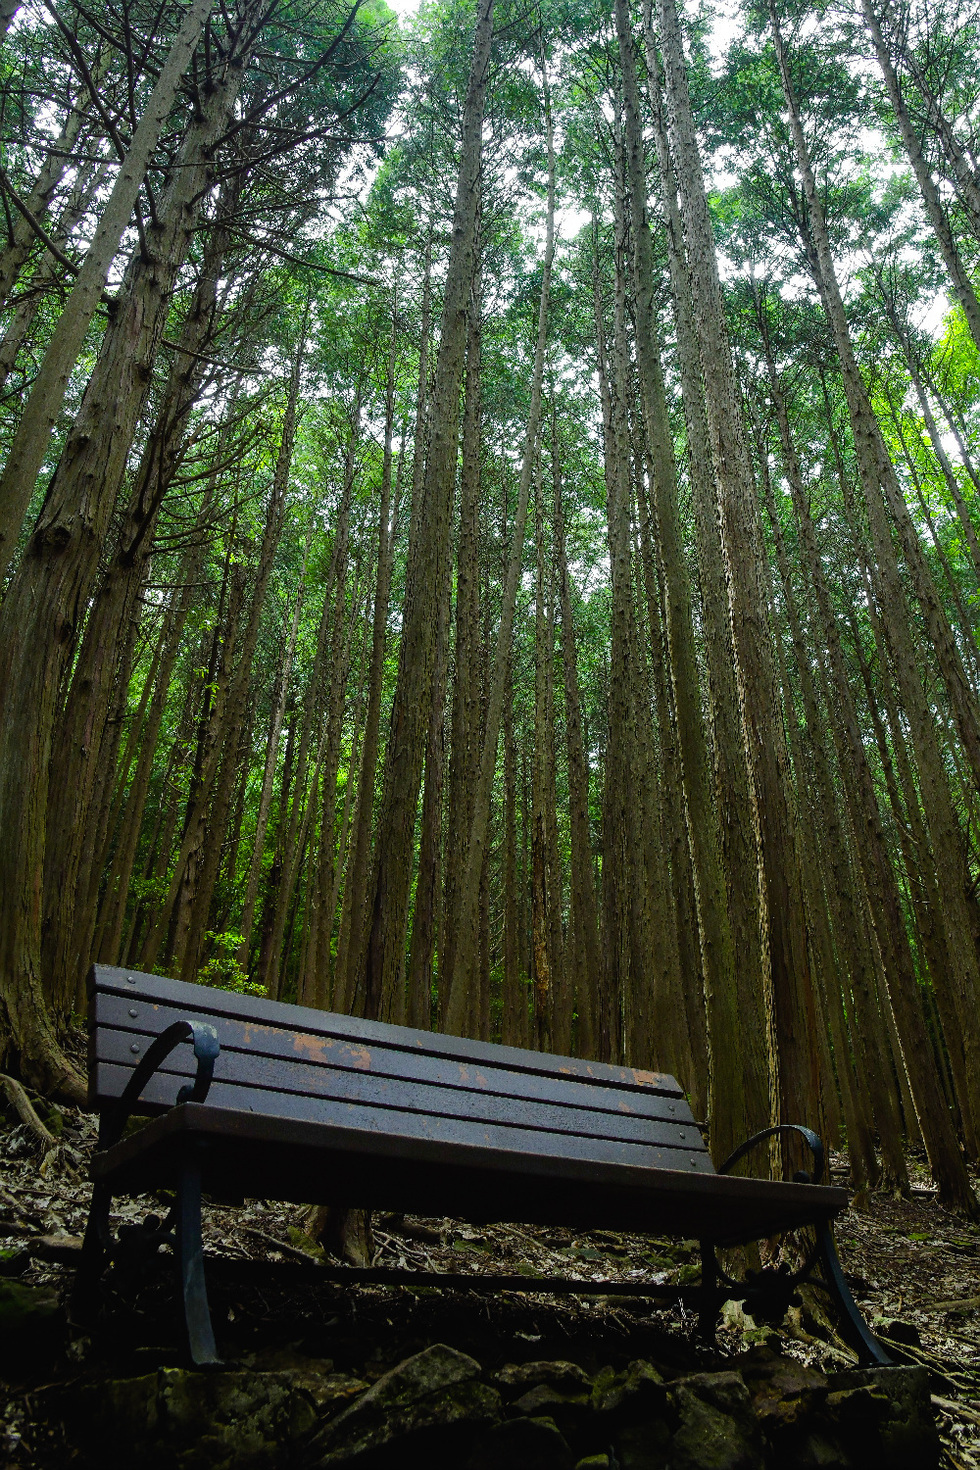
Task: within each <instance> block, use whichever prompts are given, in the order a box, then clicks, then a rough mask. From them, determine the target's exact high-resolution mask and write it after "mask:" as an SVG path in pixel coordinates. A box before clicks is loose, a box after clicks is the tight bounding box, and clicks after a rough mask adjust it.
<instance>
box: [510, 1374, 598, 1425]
mask: <svg viewBox="0 0 980 1470" xmlns="http://www.w3.org/2000/svg"><path fill="white" fill-rule="evenodd" d="M590 1407H591V1403H590V1395H589V1393H588V1391H587V1389H579V1391H578V1392H577V1393H575V1392H568V1391H566V1390H565V1389H562V1388H555V1387H554V1386H553V1385H552V1384H550V1383H539V1384H538V1385H537V1387H536V1388H531V1389H528V1391H527V1393H524V1394H521V1397H520V1398H519V1399H517V1400H516V1401H515V1402H514V1404H513V1405H512V1411H513V1412H516V1413H518V1414H520V1415H522V1416H523V1417H524V1418H526V1419H534V1418H536V1417H538V1416H540V1415H542V1414H543V1415H545V1416H546V1417H549V1418H552V1419H554V1421H555V1423H556V1424H558V1425H559V1427H560V1428H562V1429H564V1430H569V1429H575V1428H576V1427H577V1426H578V1425H580V1424H581V1423H583V1421H584V1420H585V1419H586V1418H587V1417H588V1414H589V1411H590Z"/></svg>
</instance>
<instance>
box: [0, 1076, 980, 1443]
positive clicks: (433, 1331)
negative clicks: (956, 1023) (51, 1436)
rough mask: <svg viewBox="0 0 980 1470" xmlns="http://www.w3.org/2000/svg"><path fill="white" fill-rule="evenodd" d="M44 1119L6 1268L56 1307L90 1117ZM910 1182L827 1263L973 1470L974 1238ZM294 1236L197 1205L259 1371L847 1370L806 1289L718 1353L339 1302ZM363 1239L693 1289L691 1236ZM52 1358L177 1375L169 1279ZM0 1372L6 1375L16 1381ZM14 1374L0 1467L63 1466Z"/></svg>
mask: <svg viewBox="0 0 980 1470" xmlns="http://www.w3.org/2000/svg"><path fill="white" fill-rule="evenodd" d="M38 1108H39V1111H42V1104H41V1103H40V1102H39V1103H38ZM47 1117H48V1121H49V1124H51V1125H52V1126H54V1127H57V1128H58V1129H59V1132H58V1137H59V1143H60V1147H59V1150H58V1152H57V1154H56V1155H52V1154H50V1153H49V1155H48V1156H47V1157H46V1158H45V1157H42V1155H41V1154H40V1152H39V1150H38V1147H37V1144H36V1142H35V1140H34V1139H33V1138H32V1137H31V1135H30V1133H29V1132H28V1130H27V1129H26V1127H25V1126H24V1125H23V1124H22V1123H19V1122H18V1121H17V1120H16V1118H15V1117H14V1116H13V1115H12V1114H10V1115H8V1117H7V1118H6V1120H4V1119H3V1116H2V1114H0V1129H2V1131H0V1273H2V1275H3V1276H5V1277H7V1278H14V1279H17V1280H20V1281H23V1282H25V1283H27V1284H33V1285H40V1286H49V1287H51V1288H54V1289H56V1290H58V1291H59V1292H60V1293H61V1294H62V1296H63V1298H64V1299H67V1291H68V1287H69V1285H70V1282H71V1280H72V1275H73V1267H74V1263H75V1261H76V1259H77V1252H78V1249H79V1247H80V1243H81V1241H80V1237H81V1235H82V1233H83V1231H84V1226H85V1219H86V1214H87V1207H88V1198H89V1186H88V1183H87V1158H88V1155H89V1154H90V1152H91V1150H92V1148H93V1146H94V1142H95V1120H94V1118H93V1117H92V1116H91V1115H88V1114H84V1113H80V1112H76V1111H72V1110H67V1109H63V1110H60V1112H59V1113H58V1114H54V1113H51V1112H49V1113H48V1114H47ZM831 1172H832V1177H833V1180H834V1182H835V1183H838V1182H839V1183H843V1184H846V1182H847V1169H846V1161H845V1160H844V1159H843V1158H839V1157H832V1160H831ZM910 1173H911V1177H912V1185H913V1187H912V1193H911V1197H910V1198H909V1199H894V1198H891V1197H889V1196H885V1195H874V1196H872V1197H871V1200H870V1203H869V1206H868V1208H867V1209H866V1210H864V1211H861V1212H858V1211H857V1210H854V1209H850V1210H849V1211H848V1212H847V1213H846V1214H845V1215H843V1216H842V1217H841V1218H840V1220H839V1222H838V1228H837V1238H838V1246H839V1250H840V1256H841V1260H842V1263H843V1266H844V1270H845V1273H846V1275H847V1277H848V1279H849V1281H850V1283H851V1288H852V1290H853V1292H854V1294H855V1296H856V1298H857V1300H858V1302H859V1304H860V1305H861V1307H862V1310H863V1311H864V1312H865V1314H866V1316H867V1317H868V1319H869V1320H870V1321H871V1322H872V1323H874V1324H875V1325H876V1330H878V1331H879V1332H880V1333H881V1334H882V1335H884V1336H887V1338H888V1347H889V1351H890V1352H891V1353H892V1355H893V1357H894V1358H895V1359H896V1360H898V1361H901V1362H909V1363H921V1364H923V1365H925V1366H926V1367H927V1368H928V1369H929V1371H930V1374H931V1381H932V1390H933V1401H934V1404H935V1407H936V1410H937V1414H938V1416H939V1423H940V1428H941V1433H942V1437H943V1445H944V1453H945V1457H946V1465H947V1467H949V1470H980V1226H977V1225H975V1224H971V1223H969V1222H967V1221H965V1220H964V1219H962V1218H960V1217H958V1216H956V1215H954V1214H952V1213H950V1212H949V1211H947V1210H945V1209H943V1208H941V1207H940V1206H939V1205H938V1204H937V1202H936V1198H935V1191H934V1190H933V1188H932V1186H931V1182H930V1179H929V1176H928V1172H927V1170H926V1169H925V1167H924V1164H923V1163H922V1162H921V1161H919V1160H916V1159H913V1160H911V1168H910ZM165 1204H166V1200H164V1199H162V1198H161V1199H157V1200H152V1199H149V1200H147V1199H141V1200H130V1201H117V1208H116V1210H115V1216H114V1222H113V1223H114V1225H115V1226H118V1225H122V1224H126V1223H136V1222H138V1221H140V1220H142V1219H143V1218H144V1216H145V1215H146V1214H147V1213H148V1212H150V1211H153V1212H156V1213H157V1214H160V1213H163V1212H164V1211H163V1207H164V1206H165ZM307 1225H308V1220H307V1217H306V1216H305V1215H304V1213H303V1211H302V1210H300V1209H298V1208H297V1207H296V1206H283V1205H279V1204H275V1203H271V1202H268V1203H267V1202H265V1201H247V1202H246V1204H245V1205H244V1206H242V1207H240V1208H229V1207H223V1206H221V1205H218V1204H213V1205H211V1206H210V1207H209V1208H208V1210H207V1212H206V1226H205V1249H206V1251H207V1253H208V1254H209V1255H211V1256H214V1257H216V1258H220V1259H216V1260H215V1261H214V1262H213V1265H212V1268H211V1269H210V1283H211V1284H210V1290H211V1297H212V1304H213V1309H214V1317H215V1323H216V1330H217V1332H218V1336H219V1340H220V1341H221V1343H222V1349H223V1351H224V1352H225V1353H226V1354H227V1355H228V1356H229V1357H234V1358H235V1359H236V1360H239V1361H243V1362H252V1363H254V1364H255V1365H256V1366H270V1367H271V1366H276V1365H277V1364H283V1363H285V1362H286V1361H287V1360H288V1359H289V1356H290V1355H291V1354H295V1353H300V1354H301V1355H305V1356H306V1357H312V1358H316V1359H318V1360H320V1361H322V1360H325V1359H327V1358H329V1360H330V1362H331V1363H333V1364H334V1365H335V1366H336V1368H337V1369H338V1370H342V1371H344V1372H347V1373H356V1374H358V1375H359V1376H360V1377H361V1378H363V1379H365V1380H368V1381H370V1380H371V1379H373V1378H376V1377H378V1376H379V1375H380V1374H381V1373H383V1372H385V1371H386V1370H387V1368H389V1367H390V1366H392V1365H393V1364H394V1363H395V1362H398V1361H400V1360H401V1359H402V1358H403V1357H405V1356H407V1355H408V1354H410V1353H412V1352H415V1351H418V1349H419V1347H420V1346H425V1345H427V1344H428V1343H430V1342H433V1341H445V1342H449V1343H452V1344H454V1345H455V1346H457V1347H459V1348H461V1349H465V1350H467V1351H469V1352H471V1353H472V1355H473V1356H475V1357H477V1358H478V1359H479V1360H480V1361H481V1362H485V1363H489V1362H494V1361H496V1362H499V1363H503V1362H505V1361H508V1360H514V1359H517V1360H523V1359H528V1360H530V1359H546V1358H549V1357H552V1358H563V1359H571V1360H572V1361H577V1362H580V1363H581V1364H582V1366H584V1367H587V1368H593V1367H596V1366H598V1365H600V1364H601V1363H602V1362H609V1361H613V1360H617V1359H622V1360H624V1361H625V1360H626V1359H628V1358H629V1357H630V1356H633V1357H636V1356H642V1357H645V1358H648V1359H650V1360H652V1361H655V1362H658V1363H663V1364H665V1365H667V1366H668V1367H669V1368H672V1369H673V1371H674V1372H675V1373H676V1372H682V1371H688V1370H690V1368H692V1367H694V1366H703V1367H708V1366H711V1365H718V1364H719V1363H720V1362H723V1361H724V1359H725V1358H726V1357H730V1356H732V1355H734V1354H736V1353H738V1352H741V1351H743V1350H744V1349H745V1347H746V1346H747V1345H750V1344H752V1343H757V1342H763V1341H764V1342H767V1343H768V1344H769V1345H770V1346H772V1347H776V1348H777V1349H778V1350H779V1351H783V1352H786V1353H789V1354H792V1355H794V1356H796V1357H798V1358H801V1359H803V1360H804V1361H806V1362H808V1363H809V1364H811V1365H812V1366H814V1367H817V1368H820V1369H822V1370H824V1371H830V1370H832V1369H836V1368H840V1367H844V1366H847V1364H848V1363H850V1362H853V1357H852V1355H851V1354H850V1353H849V1350H848V1349H847V1348H846V1347H845V1345H844V1344H843V1343H842V1342H841V1341H840V1340H839V1339H837V1338H836V1337H835V1336H834V1335H833V1333H832V1332H830V1331H829V1330H828V1327H827V1323H826V1319H825V1318H824V1317H823V1314H822V1312H821V1310H820V1302H819V1298H818V1296H817V1294H814V1295H813V1296H812V1297H811V1296H810V1295H807V1296H806V1298H805V1299H804V1302H803V1305H802V1308H791V1309H790V1312H789V1313H788V1314H787V1317H786V1319H785V1320H784V1322H783V1323H782V1324H781V1325H780V1326H779V1327H778V1328H775V1329H774V1328H773V1327H771V1326H767V1325H765V1324H761V1323H760V1324H756V1323H754V1322H753V1321H752V1319H751V1318H748V1317H746V1316H745V1315H744V1314H743V1312H742V1311H741V1309H740V1308H739V1307H738V1306H736V1305H731V1304H730V1305H729V1306H728V1307H727V1308H726V1311H725V1314H724V1317H723V1320H722V1324H721V1326H720V1328H719V1331H718V1336H717V1343H716V1345H714V1346H713V1347H708V1346H706V1345H705V1344H704V1343H703V1342H702V1341H701V1340H700V1339H699V1338H698V1337H697V1334H696V1332H695V1322H694V1317H693V1314H692V1313H691V1312H690V1311H689V1310H685V1309H684V1308H677V1307H673V1308H670V1309H663V1310H660V1309H658V1308H657V1307H656V1306H655V1305H654V1304H652V1303H651V1302H650V1300H649V1299H624V1298H617V1297H615V1296H609V1295H598V1296H592V1297H570V1296H561V1297H559V1296H555V1295H536V1294H531V1293H524V1292H517V1291H513V1292H496V1293H492V1294H490V1295H479V1296H478V1295H476V1294H475V1293H474V1292H471V1291H466V1292H460V1291H439V1290H434V1289H430V1288H408V1287H382V1286H373V1287H371V1286H359V1287H358V1288H357V1289H356V1290H355V1291H351V1290H349V1289H345V1288H344V1287H343V1286H338V1285H337V1284H336V1283H334V1282H332V1281H329V1280H327V1279H326V1272H324V1271H323V1269H322V1263H323V1260H324V1258H323V1253H322V1251H319V1249H318V1248H317V1247H316V1246H314V1244H313V1242H312V1241H311V1240H310V1238H309V1236H308V1235H307V1234H306V1227H307ZM373 1236H374V1247H375V1255H374V1264H375V1265H378V1266H395V1267H401V1268H408V1269H411V1270H426V1271H434V1272H447V1271H451V1272H459V1271H471V1272H474V1273H476V1274H478V1275H493V1274H498V1273H501V1272H503V1273H506V1274H508V1275H525V1276H527V1277H528V1280H529V1283H530V1280H531V1279H532V1278H533V1277H535V1276H563V1277H565V1278H577V1279H580V1280H590V1281H605V1280H623V1279H625V1280H632V1281H642V1280H644V1279H647V1280H654V1281H657V1282H666V1281H687V1280H696V1279H697V1276H698V1264H697V1263H698V1254H697V1249H696V1245H695V1243H694V1242H678V1241H676V1240H666V1239H658V1238H657V1237H655V1236H633V1235H621V1234H617V1233H614V1232H608V1231H600V1232H594V1233H592V1234H589V1235H585V1234H581V1233H578V1234H577V1233H575V1232H573V1231H571V1230H557V1229H553V1228H547V1229H546V1228H537V1227H533V1226H518V1225H491V1226H486V1225H481V1226H473V1225H467V1224H465V1223H463V1222H458V1221H452V1220H421V1219H417V1218H414V1217H405V1216H401V1215H384V1214H381V1215H376V1216H375V1217H374V1221H373ZM159 1264H160V1265H162V1264H163V1263H162V1262H161V1263H159ZM318 1267H319V1269H318ZM777 1339H778V1340H777ZM59 1352H60V1355H61V1357H60V1361H59V1363H58V1364H57V1365H56V1364H55V1363H53V1362H52V1363H49V1364H46V1365H45V1368H46V1372H42V1373H41V1378H42V1379H43V1378H45V1377H47V1379H48V1380H49V1381H50V1380H51V1379H58V1380H63V1379H68V1378H70V1377H71V1376H72V1374H76V1375H77V1374H87V1375H90V1374H92V1373H93V1372H94V1373H99V1372H104V1373H107V1374H112V1372H113V1371H114V1370H115V1369H118V1368H120V1367H122V1368H124V1370H125V1371H126V1372H127V1373H131V1372H132V1371H133V1365H134V1363H136V1362H145V1363H146V1365H147V1367H148V1368H149V1367H150V1366H151V1365H152V1364H156V1363H166V1362H168V1361H172V1362H174V1363H176V1362H178V1361H179V1360H180V1359H179V1353H180V1345H179V1334H178V1331H177V1324H176V1322H175V1321H174V1319H173V1290H172V1287H171V1285H170V1282H169V1275H164V1274H161V1272H160V1271H159V1270H157V1272H156V1275H155V1276H154V1275H152V1274H151V1276H150V1277H149V1278H146V1279H143V1278H141V1279H139V1280H138V1281H127V1280H123V1281H120V1282H116V1283H115V1284H114V1285H113V1287H112V1289H111V1291H110V1295H109V1299H108V1301H107V1304H106V1311H105V1312H104V1313H103V1315H102V1318H101V1320H100V1324H99V1325H98V1326H97V1327H96V1329H94V1330H93V1329H91V1328H89V1327H86V1328H85V1329H84V1330H83V1329H81V1328H78V1327H77V1326H73V1324H72V1323H71V1322H70V1320H69V1325H68V1332H67V1337H66V1338H65V1340H64V1341H63V1343H62V1346H61V1348H60V1349H59ZM7 1372H8V1378H10V1377H11V1370H10V1369H9V1367H8V1370H7ZM13 1379H14V1381H12V1382H10V1383H9V1385H8V1386H7V1391H6V1393H5V1392H4V1387H5V1385H4V1384H3V1383H0V1441H2V1438H3V1435H4V1434H5V1436H6V1442H5V1444H4V1443H2V1442H0V1467H3V1470H8V1467H9V1470H29V1467H34V1466H37V1467H41V1466H47V1465H51V1464H55V1463H58V1458H57V1457H56V1456H54V1453H53V1449H52V1447H51V1446H50V1445H48V1446H47V1448H46V1446H45V1436H44V1431H43V1430H41V1429H40V1428H39V1427H38V1426H37V1425H35V1424H32V1422H31V1412H32V1411H31V1408H30V1406H31V1404H33V1403H36V1402H37V1398H36V1395H37V1391H38V1370H37V1368H35V1369H32V1370H25V1373H23V1374H21V1375H19V1376H18V1374H17V1372H16V1371H14V1373H13ZM4 1425H5V1428H4Z"/></svg>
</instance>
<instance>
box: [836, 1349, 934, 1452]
mask: <svg viewBox="0 0 980 1470" xmlns="http://www.w3.org/2000/svg"><path fill="white" fill-rule="evenodd" d="M829 1387H830V1394H829V1395H828V1398H827V1411H828V1413H829V1414H830V1416H831V1418H832V1419H833V1420H834V1421H836V1424H837V1426H838V1432H839V1437H840V1439H841V1441H842V1443H843V1445H844V1447H845V1449H846V1450H847V1452H848V1454H849V1455H851V1457H852V1458H853V1460H854V1462H855V1464H861V1463H864V1460H867V1462H868V1463H872V1462H874V1463H877V1464H881V1465H887V1466H888V1467H889V1470H932V1467H933V1466H935V1465H938V1463H939V1431H938V1429H937V1428H936V1419H935V1415H934V1414H933V1411H932V1401H931V1399H930V1396H929V1375H928V1373H927V1372H926V1370H925V1368H905V1367H900V1368H899V1367H896V1368H856V1369H853V1370H851V1371H849V1372H845V1373H835V1374H833V1376H832V1377H831V1378H830V1380H829ZM862 1456H863V1457H864V1459H862Z"/></svg>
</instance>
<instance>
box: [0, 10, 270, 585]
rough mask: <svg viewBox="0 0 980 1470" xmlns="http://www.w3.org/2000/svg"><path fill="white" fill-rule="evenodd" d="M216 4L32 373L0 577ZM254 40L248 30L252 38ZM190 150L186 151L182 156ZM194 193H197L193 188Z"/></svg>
mask: <svg viewBox="0 0 980 1470" xmlns="http://www.w3.org/2000/svg"><path fill="white" fill-rule="evenodd" d="M213 4H214V0H194V4H193V5H192V6H191V8H190V9H189V10H188V11H187V13H186V15H185V16H184V19H183V22H182V23H181V27H180V30H179V32H178V34H177V37H176V39H175V41H174V44H173V46H172V47H171V48H170V52H169V54H168V56H167V59H166V61H165V62H164V64H163V67H162V69H161V71H160V74H159V76H158V77H157V81H156V85H155V86H154V88H153V92H152V93H151V95H150V99H149V101H148V102H147V104H146V110H145V112H144V113H143V116H142V117H141V118H140V121H139V124H138V125H137V128H136V131H135V132H134V133H133V137H132V141H131V143H130V145H129V148H128V149H127V152H126V156H125V158H124V159H123V161H122V164H121V165H120V168H119V172H118V174H117V175H116V181H115V183H114V184H113V186H112V192H111V194H110V195H109V198H108V200H107V201H106V206H105V209H104V210H103V211H102V217H101V219H100V220H99V223H98V227H97V229H96V232H95V236H94V238H93V240H92V243H91V245H90V246H89V248H88V251H87V253H86V255H85V259H84V260H83V261H82V264H81V267H80V269H79V272H78V275H77V276H76V278H75V284H74V286H73V287H72V291H71V295H70V296H69V298H68V300H67V302H66V303H65V307H64V310H63V311H62V313H61V315H60V316H59V318H58V323H57V325H56V327H55V330H54V335H53V337H52V338H51V342H50V343H49V345H48V349H47V351H46V352H45V355H44V362H43V363H42V365H41V370H40V372H39V373H38V375H37V377H36V378H35V380H34V385H33V387H32V389H31V396H30V398H29V399H28V400H27V404H26V406H25V408H24V413H23V415H22V417H21V420H20V423H19V424H18V426H17V432H16V434H15V436H14V441H13V444H12V445H11V447H10V452H9V454H8V456H7V463H6V466H5V468H4V472H3V476H2V478H0V582H2V580H3V577H4V574H5V572H6V569H7V564H8V562H9V560H10V554H11V552H12V550H13V547H14V544H15V542H16V539H17V533H18V531H19V530H20V524H21V521H22V520H23V519H24V516H25V514H26V512H27V507H28V505H29V503H30V499H31V496H32V494H33V493H34V484H35V481H36V480H37V477H38V473H39V471H40V469H41V466H42V464H43V463H44V456H45V454H46V453H47V448H48V440H49V438H50V436H51V430H52V429H53V428H54V425H55V423H56V421H57V418H58V414H59V413H60V412H61V405H62V403H63V402H64V397H65V393H66V391H67V388H68V379H69V376H70V375H71V371H72V369H73V368H74V366H75V363H76V361H77V360H78V354H79V353H80V352H81V350H82V343H83V342H84V340H85V334H86V332H87V331H88V329H89V325H90V323H91V321H92V318H93V317H94V315H95V313H96V310H97V308H98V305H99V300H100V298H101V296H102V292H103V290H104V289H105V283H106V280H107V278H108V275H109V267H110V266H111V264H112V262H113V260H114V258H115V255H116V252H117V251H118V249H119V244H120V241H121V240H122V237H123V234H124V232H125V230H126V227H127V226H128V224H129V221H130V219H131V218H132V214H133V209H134V207H135V205H136V200H137V196H138V194H139V191H140V189H141V187H142V184H143V179H144V178H145V176H146V171H147V169H148V168H149V165H150V160H151V158H152V156H153V153H154V150H155V149H156V146H157V143H158V142H159V141H160V135H161V133H162V132H163V128H164V124H165V123H166V121H167V118H168V117H169V116H170V112H171V109H172V107H173V105H174V102H175V100H176V98H177V92H178V89H179V87H180V82H181V78H182V77H183V75H184V72H185V71H186V69H187V66H188V64H189V62H190V60H191V57H192V56H193V54H194V51H195V48H196V47H197V43H198V40H199V39H200V36H201V32H202V31H203V29H204V26H205V23H206V22H207V19H208V16H209V15H210V13H211V9H212V6H213ZM255 8H257V7H255ZM242 29H243V31H247V30H249V29H250V27H249V24H248V19H247V15H246V16H243V17H242ZM251 40H252V37H251V35H249V37H248V43H249V44H250V43H251ZM237 50H238V48H237V47H234V48H233V49H232V53H231V56H230V57H229V60H231V63H232V65H233V67H234V69H235V72H236V73H240V71H241V68H242V61H243V59H244V58H242V57H241V56H240V55H237V54H236V52H237ZM239 81H240V75H239V76H238V78H237V80H236V83H235V90H236V91H237V88H238V83H239ZM221 90H222V89H221V87H220V86H219V87H218V88H216V89H215V90H214V92H213V93H212V97H211V98H209V99H208V102H207V104H205V105H204V106H203V108H202V109H201V111H202V113H203V115H204V116H203V119H202V117H200V116H198V117H192V119H191V121H190V122H189V124H188V132H187V140H186V142H190V141H191V140H194V143H192V147H193V146H194V144H196V140H197V137H200V138H201V141H202V143H204V144H207V143H209V142H210V141H211V135H210V133H209V123H210V121H211V118H212V116H213V98H214V97H215V96H217V97H220V94H221ZM219 112H220V103H219ZM186 142H185V148H186ZM186 156H187V155H186V153H185V154H184V157H185V158H186ZM177 182H178V187H180V186H182V183H183V181H182V180H180V170H179V169H178V174H177ZM188 197H189V198H192V197H193V190H192V192H191V194H190V195H189V196H188ZM127 447H128V446H127Z"/></svg>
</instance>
